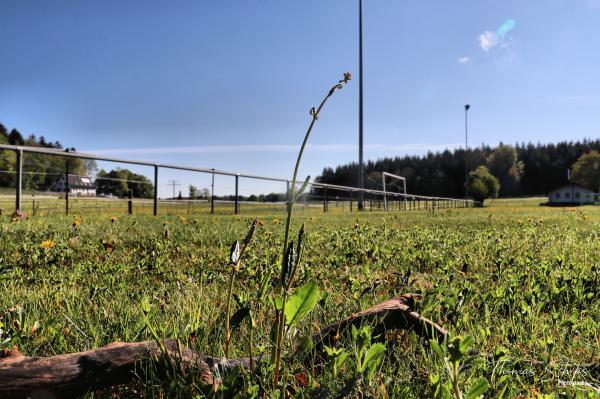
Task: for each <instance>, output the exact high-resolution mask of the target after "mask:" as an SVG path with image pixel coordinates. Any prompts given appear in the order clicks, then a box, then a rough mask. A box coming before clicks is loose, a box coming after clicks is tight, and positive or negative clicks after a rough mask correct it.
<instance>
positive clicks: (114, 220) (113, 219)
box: [110, 216, 119, 223]
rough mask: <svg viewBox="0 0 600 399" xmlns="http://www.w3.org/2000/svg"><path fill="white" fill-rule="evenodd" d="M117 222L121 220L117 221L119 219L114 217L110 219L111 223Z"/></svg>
mask: <svg viewBox="0 0 600 399" xmlns="http://www.w3.org/2000/svg"><path fill="white" fill-rule="evenodd" d="M117 220H119V219H117V217H116V216H113V217H111V218H110V222H111V223H114V222H116V221H117Z"/></svg>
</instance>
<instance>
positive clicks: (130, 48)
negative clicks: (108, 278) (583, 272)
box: [0, 0, 600, 195]
mask: <svg viewBox="0 0 600 399" xmlns="http://www.w3.org/2000/svg"><path fill="white" fill-rule="evenodd" d="M357 3H358V1H350V0H319V1H316V0H315V1H313V0H306V1H282V0H238V1H233V0H232V1H172V2H163V1H148V0H146V1H126V2H123V1H88V0H82V1H74V0H71V1H60V0H56V1H52V2H44V1H27V0H19V1H13V0H3V1H2V2H1V3H0V27H1V28H0V29H1V34H0V51H1V54H2V62H0V122H2V123H3V124H4V125H6V126H7V127H9V128H12V127H17V128H18V129H19V130H20V131H21V132H22V133H24V134H29V133H34V134H36V135H44V136H45V137H46V138H48V139H50V140H53V141H54V140H59V141H60V142H61V143H63V144H64V145H68V146H73V147H75V148H77V149H78V150H86V151H96V152H101V153H103V154H106V155H114V156H119V157H125V158H132V159H144V160H152V161H158V162H165V163H167V162H170V163H180V164H186V165H191V166H197V167H206V168H213V167H214V168H217V169H223V170H231V171H239V172H244V173H253V174H260V175H270V176H275V177H287V176H289V175H290V174H291V168H292V163H293V161H294V157H295V150H296V146H297V145H298V144H299V143H300V141H301V139H302V137H303V134H304V131H305V129H306V126H307V124H308V123H309V121H310V118H309V113H308V111H309V109H310V107H312V106H315V105H317V104H318V102H319V101H320V99H321V98H322V96H323V94H324V93H325V92H326V91H327V89H328V87H329V86H330V84H331V83H333V82H335V81H337V80H338V79H340V78H341V76H342V73H343V72H345V71H350V72H352V73H353V75H354V77H355V80H353V81H352V82H350V84H349V85H348V86H347V87H346V88H344V90H342V91H341V92H339V93H336V96H335V97H334V98H333V99H332V100H331V102H330V103H328V104H327V107H326V109H325V110H324V111H323V114H322V116H321V118H320V120H319V121H318V125H317V127H316V129H315V131H314V135H313V137H312V139H311V144H312V147H311V148H309V150H308V151H307V154H306V157H305V161H304V164H303V168H302V174H303V175H304V174H311V175H312V176H315V175H318V174H319V172H320V171H321V170H322V168H323V167H324V166H335V165H338V164H340V163H345V162H348V161H353V160H356V159H357V136H358V133H357V131H358V84H357V83H358V82H357V80H356V78H357V77H358V62H357V61H358V44H357V40H358V34H357ZM510 20H512V21H514V24H512V23H511V24H509V25H508V26H509V27H512V29H509V30H508V31H506V32H503V31H502V30H500V31H499V30H498V29H499V28H500V27H501V26H502V25H503V24H504V23H505V22H506V21H510ZM513 25H514V26H513ZM505 27H506V25H505ZM501 34H504V35H503V37H502V35H501ZM599 38H600V0H527V1H523V0H501V1H499V0H470V1H466V0H465V1H462V0H461V1H452V2H449V1H412V0H411V1H400V0H365V5H364V39H365V43H364V56H365V146H366V149H365V156H366V158H368V159H376V158H380V157H383V156H394V155H402V154H406V153H410V154H424V153H426V152H427V151H428V150H432V151H437V150H441V149H444V148H456V147H458V146H461V145H463V144H462V142H463V134H464V131H463V117H464V115H463V105H464V104H465V103H470V104H471V105H472V108H471V111H470V112H469V121H470V123H469V125H470V129H469V130H470V140H469V141H470V143H471V144H480V143H488V144H496V143H498V142H500V141H503V142H508V143H514V142H517V141H519V142H520V141H533V142H538V141H540V142H556V141H560V140H574V139H582V138H597V137H598V135H599V134H598V133H599V128H598V127H599V126H600V123H599V122H600V112H599V111H598V110H599V107H600V74H598V72H597V70H598V67H599V65H600V52H599V51H598V44H599V40H600V39H599ZM134 169H135V168H134ZM136 170H140V171H143V169H136ZM161 178H163V181H164V183H165V185H161V188H160V190H161V195H167V194H168V192H169V187H168V186H166V180H167V179H171V178H177V179H178V180H180V182H181V183H182V184H183V186H182V187H185V186H187V184H189V183H194V184H196V185H198V186H200V187H204V186H207V185H208V181H209V178H208V177H207V176H205V177H201V178H200V177H197V176H196V177H194V176H193V175H191V174H177V173H171V172H164V173H162V174H161ZM220 180H221V181H218V182H217V186H218V191H221V192H228V191H231V189H232V187H233V183H232V181H231V179H225V178H222V179H220ZM253 186H256V185H251V184H250V183H249V182H244V183H243V184H242V191H243V192H244V191H246V192H248V193H249V192H251V191H255V190H254V188H253ZM256 189H257V190H258V191H270V190H278V191H283V188H280V187H279V186H277V185H275V186H274V185H261V186H256ZM183 191H184V193H185V191H186V189H185V188H184V189H183Z"/></svg>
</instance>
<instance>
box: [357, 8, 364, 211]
mask: <svg viewBox="0 0 600 399" xmlns="http://www.w3.org/2000/svg"><path fill="white" fill-rule="evenodd" d="M362 14H363V0H358V187H359V188H360V189H361V191H359V192H358V210H359V211H362V210H364V198H365V193H364V191H363V190H364V188H365V164H364V162H363V40H362Z"/></svg>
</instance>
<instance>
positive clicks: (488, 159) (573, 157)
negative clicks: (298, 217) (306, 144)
mask: <svg viewBox="0 0 600 399" xmlns="http://www.w3.org/2000/svg"><path fill="white" fill-rule="evenodd" d="M498 148H500V149H501V150H500V151H498V152H497V153H496V154H495V155H492V154H494V152H496V150H497V149H498ZM591 150H597V151H599V150H600V140H598V139H597V140H584V141H582V142H579V141H577V142H572V141H569V142H566V141H565V142H560V143H558V144H532V143H530V144H518V145H516V146H507V145H502V144H501V145H500V146H499V147H497V148H493V147H490V146H481V147H478V148H475V149H470V150H469V151H468V153H467V159H468V163H469V170H470V171H471V170H474V169H476V168H477V167H478V166H479V165H485V166H487V167H488V168H489V169H490V171H491V172H492V173H493V174H494V175H496V176H497V177H499V179H500V183H501V188H500V195H501V196H519V195H546V194H548V192H550V191H551V190H552V189H554V188H555V187H556V186H558V185H560V184H563V183H566V182H567V169H569V168H570V167H571V166H572V165H573V163H575V161H577V159H578V158H579V157H580V156H581V155H583V154H584V153H586V152H589V151H591ZM383 171H386V172H390V173H393V174H397V175H400V176H404V177H405V178H406V184H407V187H408V190H407V191H408V192H410V193H412V194H422V195H437V196H447V197H460V196H462V195H464V181H465V151H464V149H457V150H454V151H449V150H446V151H443V152H437V153H431V152H430V153H429V154H427V155H425V156H404V157H395V158H383V159H379V160H377V161H375V162H373V161H369V162H368V163H366V164H365V175H366V178H365V186H366V187H367V188H371V189H381V188H382V182H381V172H383ZM499 175H503V176H499ZM357 180H358V164H357V163H350V164H347V165H341V166H338V167H336V168H335V169H332V168H325V169H324V170H323V174H322V175H321V176H318V177H317V181H319V182H322V183H330V184H339V185H344V186H357ZM388 182H389V183H392V182H391V180H388ZM395 186H396V187H393V188H390V190H398V186H399V182H395Z"/></svg>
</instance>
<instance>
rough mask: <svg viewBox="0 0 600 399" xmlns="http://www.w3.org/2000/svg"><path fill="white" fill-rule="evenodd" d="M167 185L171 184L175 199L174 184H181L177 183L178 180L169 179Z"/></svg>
mask: <svg viewBox="0 0 600 399" xmlns="http://www.w3.org/2000/svg"><path fill="white" fill-rule="evenodd" d="M167 186H173V199H175V186H181V184H179V180H169V183H167Z"/></svg>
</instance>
